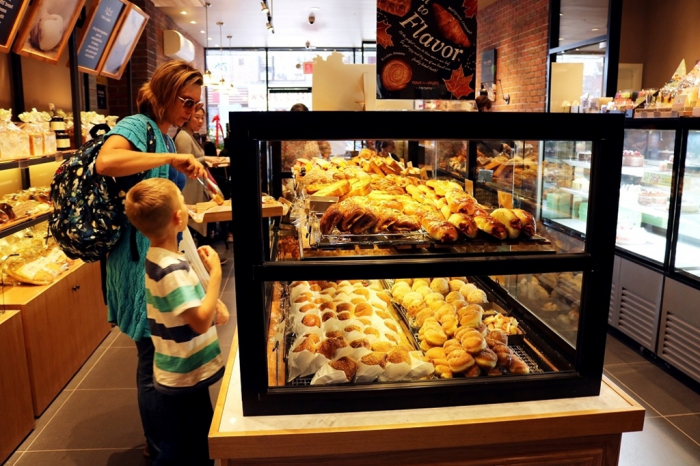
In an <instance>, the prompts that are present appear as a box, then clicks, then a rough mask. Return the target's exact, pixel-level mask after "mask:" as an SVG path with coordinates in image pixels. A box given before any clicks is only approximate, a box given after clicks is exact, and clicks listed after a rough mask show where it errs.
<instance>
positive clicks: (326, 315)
mask: <svg viewBox="0 0 700 466" xmlns="http://www.w3.org/2000/svg"><path fill="white" fill-rule="evenodd" d="M335 317H336V313H335V312H333V311H326V312H324V313H323V314H321V321H322V322H325V321H327V320H330V319H335Z"/></svg>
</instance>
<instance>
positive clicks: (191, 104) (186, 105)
mask: <svg viewBox="0 0 700 466" xmlns="http://www.w3.org/2000/svg"><path fill="white" fill-rule="evenodd" d="M177 98H178V99H180V100H181V101H182V106H183V107H184V108H186V109H188V110H189V109H191V108H194V106H195V105H199V104H201V103H202V101H201V100H197V101H194V100H192V99H185V98H183V97H180V96H177Z"/></svg>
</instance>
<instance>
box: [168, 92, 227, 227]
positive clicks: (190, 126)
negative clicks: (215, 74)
mask: <svg viewBox="0 0 700 466" xmlns="http://www.w3.org/2000/svg"><path fill="white" fill-rule="evenodd" d="M206 119H207V114H206V112H205V111H204V108H203V105H197V107H196V108H195V111H194V113H193V114H192V117H191V118H190V119H189V120H188V121H187V122H186V123H185V124H184V125H183V126H182V129H181V130H180V131H179V132H178V133H177V135H176V136H175V148H176V149H177V153H178V154H193V155H194V158H195V159H196V160H197V161H198V162H199V163H201V164H204V163H205V162H210V163H217V162H220V161H222V160H221V158H220V157H212V156H207V155H204V149H203V148H202V146H201V145H200V144H199V141H197V139H195V137H196V136H195V135H198V134H199V130H201V129H202V126H204V122H205V121H206ZM182 195H183V197H184V198H185V204H188V205H196V204H197V203H198V202H206V201H208V200H209V198H208V197H207V196H206V194H205V193H204V188H203V187H202V185H201V184H200V183H199V181H197V180H196V179H194V178H189V179H188V180H186V182H185V187H184V188H182ZM193 229H194V230H195V231H196V232H197V233H199V234H200V235H202V236H204V237H206V236H207V224H206V223H199V224H197V226H196V227H193Z"/></svg>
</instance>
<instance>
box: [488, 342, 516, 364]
mask: <svg viewBox="0 0 700 466" xmlns="http://www.w3.org/2000/svg"><path fill="white" fill-rule="evenodd" d="M491 351H493V352H494V353H496V356H497V357H498V365H499V366H501V367H505V368H507V367H508V366H510V363H511V362H513V356H514V354H513V351H512V350H511V349H510V348H508V347H507V346H506V345H495V346H494V347H493V348H491Z"/></svg>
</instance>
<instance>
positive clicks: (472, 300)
mask: <svg viewBox="0 0 700 466" xmlns="http://www.w3.org/2000/svg"><path fill="white" fill-rule="evenodd" d="M467 302H468V303H469V304H482V303H488V302H489V300H488V298H487V297H486V293H485V292H484V290H472V291H470V292H469V295H468V296H467Z"/></svg>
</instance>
